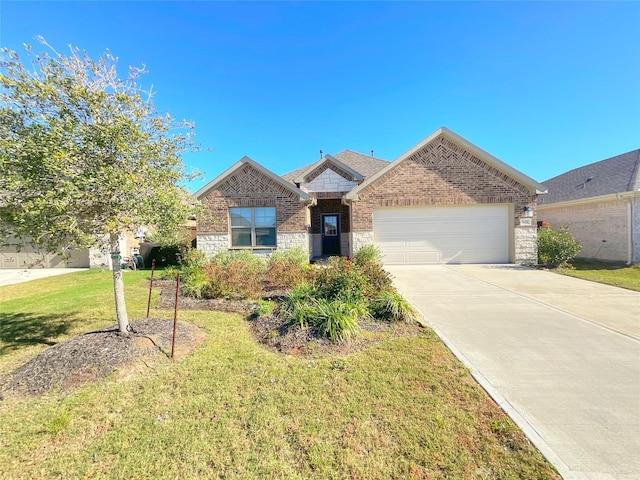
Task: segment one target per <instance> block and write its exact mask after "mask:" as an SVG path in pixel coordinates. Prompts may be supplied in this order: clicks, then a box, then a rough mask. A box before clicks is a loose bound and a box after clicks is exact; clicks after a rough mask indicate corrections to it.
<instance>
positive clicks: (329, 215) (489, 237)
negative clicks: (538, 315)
mask: <svg viewBox="0 0 640 480" xmlns="http://www.w3.org/2000/svg"><path fill="white" fill-rule="evenodd" d="M540 193H544V186H543V185H541V184H539V183H537V182H536V181H534V180H532V179H531V178H529V177H528V176H526V175H524V174H523V173H521V172H519V171H517V170H516V169H514V168H513V167H510V166H509V165H507V164H505V163H504V162H502V161H500V160H499V159H497V158H496V157H494V156H493V155H491V154H489V153H487V152H485V151H484V150H482V149H480V148H478V147H477V146H475V145H473V144H472V143H470V142H468V141H467V140H465V139H464V138H462V137H461V136H459V135H458V134H456V133H454V132H452V131H451V130H449V129H447V128H445V127H442V128H439V129H438V130H436V131H435V132H434V133H433V134H431V135H429V136H428V137H427V138H425V139H424V140H423V141H422V142H420V143H418V144H417V145H416V146H414V147H412V148H411V149H409V150H408V151H407V152H406V153H404V154H402V155H400V157H398V158H397V159H396V160H395V161H393V162H387V161H384V160H381V159H377V158H373V157H372V156H368V155H363V154H360V153H356V152H352V151H349V150H346V151H344V152H341V153H338V154H335V155H325V156H323V157H322V158H321V159H320V160H318V161H317V162H314V163H312V164H310V165H307V166H305V167H302V168H300V169H298V170H295V171H293V172H291V173H289V174H286V175H283V176H278V175H276V174H275V173H273V172H271V171H270V170H268V169H267V168H265V167H264V166H262V165H260V164H259V163H257V162H255V161H254V160H252V159H250V158H248V157H244V158H242V159H241V160H240V161H239V162H237V163H236V164H235V165H233V166H231V167H230V168H229V169H228V170H226V171H225V172H223V173H222V174H221V175H219V176H218V177H217V178H215V179H214V180H212V181H211V182H209V183H208V184H207V185H205V186H204V187H203V188H202V189H200V190H199V191H198V192H196V198H197V199H198V200H199V201H200V202H201V204H202V207H203V212H204V214H203V217H202V218H201V219H200V220H199V221H198V225H197V240H196V241H197V246H198V249H201V250H203V251H205V252H207V253H208V254H215V253H216V252H219V251H221V250H227V249H241V248H246V249H251V250H252V251H254V252H255V253H258V254H262V255H268V254H269V253H270V252H272V251H273V250H276V249H278V250H280V249H288V248H291V247H294V246H299V247H301V248H302V249H303V250H304V251H306V252H308V254H309V257H310V258H314V257H319V256H322V255H346V256H350V255H352V254H353V252H355V251H357V250H358V249H359V248H360V247H362V246H365V245H368V244H374V245H376V246H377V247H378V248H379V249H380V250H381V251H382V253H383V261H384V262H385V263H387V264H412V263H416V264H424V263H509V262H515V263H524V264H528V263H536V261H537V245H536V234H537V232H536V199H537V196H538V194H540Z"/></svg>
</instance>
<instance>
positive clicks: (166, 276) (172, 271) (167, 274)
mask: <svg viewBox="0 0 640 480" xmlns="http://www.w3.org/2000/svg"><path fill="white" fill-rule="evenodd" d="M178 272H180V269H179V268H178V267H176V266H170V267H166V268H165V269H164V270H162V271H161V272H160V279H161V280H175V279H176V278H178Z"/></svg>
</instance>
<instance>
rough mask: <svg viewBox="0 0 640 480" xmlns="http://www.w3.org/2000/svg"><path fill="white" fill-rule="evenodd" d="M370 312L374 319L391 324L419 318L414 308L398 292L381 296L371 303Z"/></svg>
mask: <svg viewBox="0 0 640 480" xmlns="http://www.w3.org/2000/svg"><path fill="white" fill-rule="evenodd" d="M369 311H370V312H371V315H372V316H373V317H374V318H376V319H378V320H388V321H391V322H397V321H404V322H409V321H412V320H415V319H416V317H417V313H416V311H415V309H414V308H413V306H412V305H411V304H410V303H409V302H408V301H407V300H406V299H405V298H404V297H403V296H402V295H400V294H399V293H398V292H397V291H392V292H383V293H382V294H380V295H379V296H378V297H376V299H375V300H374V301H373V303H371V305H370V307H369Z"/></svg>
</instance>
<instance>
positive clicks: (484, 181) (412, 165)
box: [347, 137, 531, 206]
mask: <svg viewBox="0 0 640 480" xmlns="http://www.w3.org/2000/svg"><path fill="white" fill-rule="evenodd" d="M349 195H350V194H347V197H349ZM530 195H531V193H530V189H529V187H528V186H526V185H523V184H522V183H520V182H518V181H517V180H516V179H514V178H512V177H510V176H509V175H507V174H505V173H504V172H502V171H500V170H498V169H497V168H495V167H494V166H492V165H489V164H487V163H486V162H485V161H483V160H482V159H480V158H478V157H477V156H475V155H473V154H471V153H470V152H468V151H467V150H465V149H463V148H462V147H460V146H459V145H457V144H455V143H453V142H451V141H449V140H447V139H446V138H444V137H439V138H437V139H435V140H433V141H432V142H430V143H429V144H427V145H425V146H423V147H422V148H421V149H419V150H417V151H416V152H414V153H413V154H412V155H409V156H408V157H407V158H405V159H403V161H401V162H398V163H397V164H396V165H395V166H394V168H392V169H389V170H388V171H387V172H386V173H385V174H384V175H382V176H380V177H378V178H377V179H376V181H374V182H372V183H370V184H369V185H368V186H367V187H366V188H364V189H362V190H360V192H359V194H358V196H359V199H365V198H367V197H374V198H375V199H376V203H378V204H379V205H388V206H390V205H414V204H415V205H425V204H426V205H435V204H440V203H450V204H467V203H476V202H481V203H499V202H513V201H514V198H515V197H519V196H527V197H529V196H530Z"/></svg>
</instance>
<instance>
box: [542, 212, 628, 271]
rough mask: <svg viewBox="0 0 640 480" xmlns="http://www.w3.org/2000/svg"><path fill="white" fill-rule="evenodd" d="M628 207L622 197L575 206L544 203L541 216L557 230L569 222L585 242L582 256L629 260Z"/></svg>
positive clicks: (571, 228)
mask: <svg viewBox="0 0 640 480" xmlns="http://www.w3.org/2000/svg"><path fill="white" fill-rule="evenodd" d="M628 208H629V207H628V203H627V202H626V201H621V200H609V201H604V202H593V203H584V204H581V205H571V206H562V205H554V204H551V205H544V206H540V207H539V213H538V216H539V218H540V220H543V221H545V222H549V224H550V226H551V227H552V228H554V229H557V228H559V227H561V226H563V225H566V226H567V227H568V228H569V231H570V232H571V234H572V235H573V236H574V237H575V238H576V239H577V240H578V241H579V242H580V243H581V244H582V251H581V252H580V254H579V255H578V256H579V257H583V258H598V259H601V260H617V261H623V262H626V261H627V259H628V258H629V252H628V243H629V242H628V232H629V214H628Z"/></svg>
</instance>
